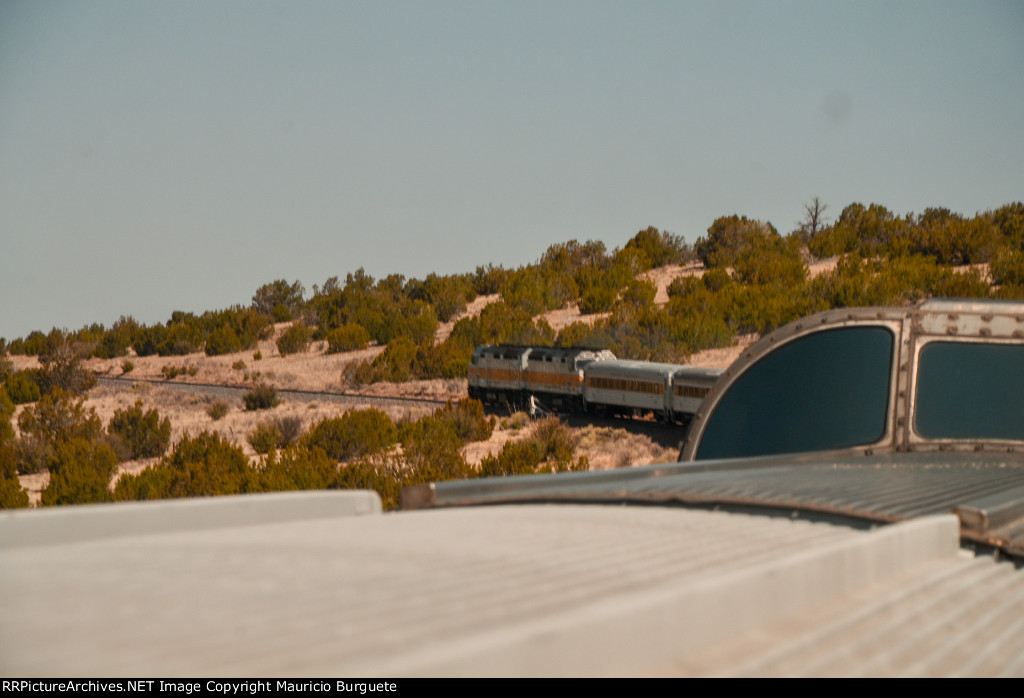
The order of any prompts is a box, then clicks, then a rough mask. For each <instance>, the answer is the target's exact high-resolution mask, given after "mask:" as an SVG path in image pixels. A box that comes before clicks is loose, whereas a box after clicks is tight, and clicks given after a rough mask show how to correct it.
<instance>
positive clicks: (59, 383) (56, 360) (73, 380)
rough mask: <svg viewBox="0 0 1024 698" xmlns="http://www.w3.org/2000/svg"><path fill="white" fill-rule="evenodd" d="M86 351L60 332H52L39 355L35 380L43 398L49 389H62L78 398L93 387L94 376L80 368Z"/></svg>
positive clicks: (94, 383)
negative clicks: (39, 365)
mask: <svg viewBox="0 0 1024 698" xmlns="http://www.w3.org/2000/svg"><path fill="white" fill-rule="evenodd" d="M88 353H89V352H88V350H87V348H85V347H83V346H81V345H79V344H76V343H74V342H73V341H72V340H71V339H69V338H68V337H67V336H66V335H65V334H64V333H63V332H61V331H59V330H54V331H53V332H51V333H50V335H49V336H48V337H47V346H46V348H45V349H44V350H43V352H42V353H41V354H39V363H40V364H42V366H41V368H40V369H39V373H38V375H37V378H36V382H37V383H38V384H39V390H40V392H41V393H43V394H44V395H45V394H47V393H49V392H51V391H53V390H58V389H59V390H63V391H65V392H68V393H73V394H75V395H81V394H82V393H84V392H85V391H87V390H89V388H91V387H93V386H94V385H96V377H95V376H94V375H93V374H92V373H90V372H89V371H86V370H85V369H84V368H82V366H81V360H82V357H83V356H84V355H86V354H88Z"/></svg>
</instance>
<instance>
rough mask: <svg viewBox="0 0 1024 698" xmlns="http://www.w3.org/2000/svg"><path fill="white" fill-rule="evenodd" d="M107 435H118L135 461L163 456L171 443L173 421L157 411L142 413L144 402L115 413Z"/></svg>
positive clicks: (138, 401)
mask: <svg viewBox="0 0 1024 698" xmlns="http://www.w3.org/2000/svg"><path fill="white" fill-rule="evenodd" d="M107 433H108V434H110V435H115V434H116V435H117V436H119V437H120V438H121V440H122V441H123V442H124V444H125V445H126V446H127V447H128V451H129V452H130V454H131V457H132V458H133V459H137V458H154V457H156V456H161V455H163V453H164V451H166V450H167V447H168V445H170V443H171V420H170V419H168V418H167V417H164V419H163V420H161V419H160V413H159V412H158V411H157V410H156V409H151V410H147V411H146V412H143V411H142V400H137V401H136V402H135V404H134V405H133V406H132V407H128V408H125V409H123V410H117V411H116V412H114V416H113V417H111V419H110V424H109V425H107Z"/></svg>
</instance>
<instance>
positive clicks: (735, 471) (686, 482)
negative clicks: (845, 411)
mask: <svg viewBox="0 0 1024 698" xmlns="http://www.w3.org/2000/svg"><path fill="white" fill-rule="evenodd" d="M1022 497H1024V456H1022V455H1021V454H1016V453H1005V454H998V453H941V454H935V453H931V454H929V453H909V454H881V455H876V456H869V457H862V458H858V457H847V456H835V455H828V454H824V455H823V454H810V455H806V456H803V457H797V456H791V455H790V456H773V457H768V458H755V459H737V460H726V461H697V462H694V463H677V464H666V465H657V466H644V467H640V468H632V469H629V470H615V471H604V472H591V473H570V474H563V475H538V476H530V477H521V478H505V479H500V478H492V479H486V480H468V481H462V482H441V483H435V484H433V485H424V486H420V487H419V488H409V490H407V491H406V492H405V493H403V507H408V508H417V507H423V506H447V505H462V504H482V503H495V502H513V501H516V502H523V501H548V502H550V501H631V502H658V503H671V502H678V503H681V504H689V505H699V506H712V505H734V506H743V507H752V508H755V509H756V508H760V509H780V508H781V509H790V510H794V511H804V512H813V513H816V514H821V515H825V516H838V517H852V518H858V519H863V520H866V521H878V522H893V521H902V520H906V519H909V518H913V517H916V516H923V515H928V514H939V513H949V512H954V513H962V512H970V511H972V510H974V509H984V510H986V511H987V510H992V509H995V510H998V511H1000V512H1001V514H1000V518H999V519H998V522H999V523H998V525H997V526H996V527H995V528H992V527H985V529H984V530H981V529H979V528H978V527H977V526H976V525H970V524H969V525H965V527H964V530H963V536H964V538H965V539H966V540H970V541H972V542H975V543H982V544H985V545H992V546H996V547H999V548H1001V549H1003V550H1004V551H1006V552H1008V553H1012V554H1014V555H1021V556H1024V530H1020V529H1019V528H1017V527H1016V526H1018V524H1022V525H1024V519H1022V518H1020V517H1021V516H1024V510H1019V509H1015V508H1013V506H1015V505H1014V504H1013V503H1014V502H1018V501H1019V500H1020V499H1021V498H1022ZM971 516H973V514H972V515H971Z"/></svg>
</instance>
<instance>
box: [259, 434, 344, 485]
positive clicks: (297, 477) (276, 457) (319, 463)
mask: <svg viewBox="0 0 1024 698" xmlns="http://www.w3.org/2000/svg"><path fill="white" fill-rule="evenodd" d="M259 476H260V486H261V488H262V489H263V491H264V492H278V491H286V490H322V489H327V488H328V487H334V486H337V484H336V483H337V478H338V462H337V461H335V460H334V459H332V458H331V457H330V456H328V455H327V454H325V453H324V452H323V451H320V450H317V449H314V450H312V451H310V450H308V449H305V448H301V447H299V446H294V445H293V446H288V447H286V448H284V449H282V450H279V451H271V452H270V453H269V454H268V455H267V458H266V460H265V461H264V462H263V464H262V466H261V468H260V471H259Z"/></svg>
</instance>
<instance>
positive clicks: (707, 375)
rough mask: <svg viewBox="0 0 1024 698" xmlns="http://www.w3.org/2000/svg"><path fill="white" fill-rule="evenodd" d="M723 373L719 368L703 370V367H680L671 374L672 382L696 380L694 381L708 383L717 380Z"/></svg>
mask: <svg viewBox="0 0 1024 698" xmlns="http://www.w3.org/2000/svg"><path fill="white" fill-rule="evenodd" d="M723 373H725V370H724V369H721V368H705V367H703V366H680V367H679V369H678V370H677V371H676V372H675V373H674V374H672V375H673V380H696V381H700V380H703V381H710V382H712V383H713V382H714V381H716V380H718V377H719V376H721V375H722V374H723Z"/></svg>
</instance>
